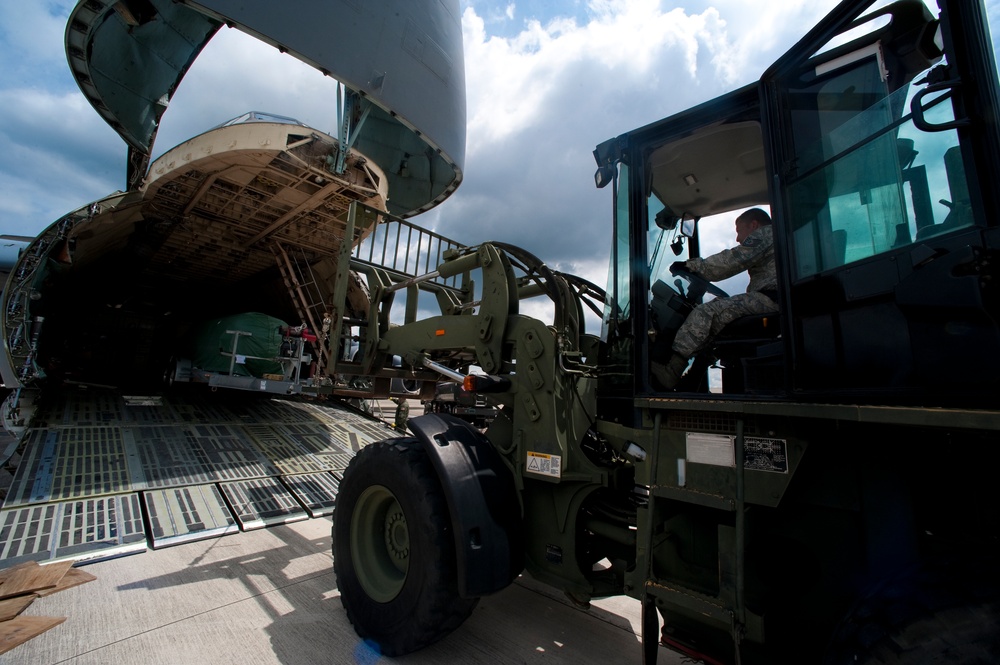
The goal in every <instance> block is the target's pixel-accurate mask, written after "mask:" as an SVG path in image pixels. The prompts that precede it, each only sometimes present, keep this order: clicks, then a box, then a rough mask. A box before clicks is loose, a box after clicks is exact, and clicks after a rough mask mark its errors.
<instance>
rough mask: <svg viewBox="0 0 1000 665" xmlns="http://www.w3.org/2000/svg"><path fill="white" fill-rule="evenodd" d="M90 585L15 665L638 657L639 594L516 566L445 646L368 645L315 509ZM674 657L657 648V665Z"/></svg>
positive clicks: (55, 606)
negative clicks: (574, 598) (590, 599)
mask: <svg viewBox="0 0 1000 665" xmlns="http://www.w3.org/2000/svg"><path fill="white" fill-rule="evenodd" d="M84 570H86V571H87V572H90V573H92V574H93V575H96V576H97V580H96V581H92V582H89V583H87V584H84V585H82V586H79V587H75V588H71V589H67V590H65V591H61V592H59V593H56V594H54V595H51V596H48V597H43V598H38V599H36V600H35V602H34V603H33V604H32V605H31V606H30V607H29V608H28V609H27V610H26V611H25V612H24V614H25V615H34V616H56V617H66V621H65V622H64V623H62V624H61V625H59V626H56V627H55V628H53V629H51V630H49V631H48V632H46V633H43V634H42V635H39V636H38V637H35V638H34V639H32V640H29V641H28V642H26V643H25V644H22V645H21V646H18V647H16V648H14V649H13V650H11V651H9V652H7V653H6V654H3V655H0V663H2V664H4V665H6V664H11V665H13V664H15V663H16V664H17V665H27V664H31V665H48V664H53V665H54V664H56V663H60V664H71V665H90V664H93V665H140V664H141V665H161V664H162V665H190V664H194V665H198V664H202V663H204V664H206V665H207V664H212V665H225V664H229V663H235V664H238V665H270V664H281V665H313V664H319V663H331V664H338V665H339V664H342V663H343V664H351V665H354V664H356V665H375V664H376V663H391V662H398V663H405V664H406V665H424V664H429V663H463V664H464V663H490V664H494V663H501V664H502V663H522V664H529V665H531V664H536V663H546V664H550V663H573V664H574V665H577V664H581V663H601V664H605V663H640V662H641V648H640V640H639V637H638V635H639V616H640V608H639V603H638V601H636V600H633V599H630V598H613V599H604V600H600V601H595V602H594V603H593V605H592V607H591V609H590V610H587V611H585V610H580V609H578V608H576V607H574V606H572V605H571V604H570V603H569V602H568V601H566V600H565V598H563V597H562V596H561V594H560V593H559V592H557V591H555V590H553V589H550V588H549V587H546V586H544V585H542V584H539V583H537V582H534V581H533V580H531V579H529V578H528V577H527V576H522V577H521V578H520V579H519V580H517V581H516V582H515V583H514V584H513V585H511V586H510V587H509V588H507V589H505V590H504V591H502V592H500V593H498V594H496V595H494V596H490V597H487V598H484V599H482V600H481V601H480V603H479V605H478V606H477V607H476V609H475V611H474V612H473V614H472V616H471V617H470V618H469V620H468V621H466V622H465V624H463V625H462V626H461V627H460V628H459V629H458V630H457V631H455V632H454V633H452V634H451V635H450V636H448V637H447V638H445V639H444V640H442V641H441V642H439V643H437V644H435V645H433V646H431V647H429V648H427V649H424V650H423V651H420V652H417V653H414V654H410V655H408V656H405V657H401V658H396V659H390V658H385V657H380V656H379V655H378V654H377V653H373V652H372V651H371V650H370V649H368V648H367V647H366V646H365V645H364V644H363V643H361V641H360V640H359V639H358V637H357V635H356V634H355V633H354V630H353V628H352V627H351V625H350V623H348V621H347V617H346V616H345V614H344V610H343V607H342V606H341V603H340V598H339V592H338V591H337V588H336V580H335V577H334V573H333V557H332V555H331V552H330V520H329V519H312V520H308V521H304V522H297V523H294V524H289V525H284V526H276V527H272V528H269V529H261V530H257V531H250V532H243V533H238V534H234V535H230V536H225V537H222V538H215V539H210V540H203V541H198V542H193V543H187V544H184V545H178V546H175V547H169V548H164V549H160V550H155V551H153V550H150V551H148V552H146V553H144V554H138V555H133V556H127V557H121V558H118V559H111V560H107V561H102V562H97V563H92V564H88V565H86V566H85V567H84ZM681 662H682V660H681V658H680V656H678V655H676V654H673V653H671V652H668V651H666V650H665V649H662V648H661V649H660V656H659V663H660V664H661V665H677V664H679V663H681Z"/></svg>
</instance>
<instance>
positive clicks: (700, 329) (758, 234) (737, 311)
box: [673, 224, 778, 358]
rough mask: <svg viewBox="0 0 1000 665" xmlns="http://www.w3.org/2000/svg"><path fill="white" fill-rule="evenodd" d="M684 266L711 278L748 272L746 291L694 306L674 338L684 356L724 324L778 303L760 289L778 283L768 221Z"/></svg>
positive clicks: (766, 310) (763, 311)
mask: <svg viewBox="0 0 1000 665" xmlns="http://www.w3.org/2000/svg"><path fill="white" fill-rule="evenodd" d="M687 267H688V268H689V269H690V270H691V271H692V272H695V273H697V274H698V275H700V276H701V277H704V278H705V279H707V280H709V281H712V282H717V281H719V280H722V279H726V278H728V277H732V276H733V275H738V274H739V273H741V272H743V271H744V270H746V271H747V272H749V274H750V284H749V286H748V287H747V292H746V293H740V294H737V295H734V296H731V297H729V298H716V299H715V300H711V301H709V302H707V303H704V304H702V305H699V306H698V307H695V309H694V311H693V312H691V313H690V314H689V315H688V317H687V320H685V321H684V324H683V325H682V326H681V327H680V329H679V330H678V331H677V336H676V337H675V338H674V344H673V349H674V351H675V352H677V353H678V354H679V355H682V356H684V357H685V358H690V357H691V356H693V355H694V354H695V353H697V352H698V351H700V350H702V349H703V348H705V346H707V345H708V343H709V342H710V341H711V340H712V339H713V338H714V337H715V336H716V335H718V334H719V332H720V331H721V330H722V329H723V328H724V327H726V324H728V323H730V322H732V321H735V320H736V319H738V318H740V317H742V316H748V315H751V314H768V313H770V312H777V311H778V304H777V303H776V302H774V300H773V299H772V298H771V297H770V296H769V295H765V294H764V293H762V291H769V292H771V293H772V294H773V292H774V291H775V290H776V289H777V285H778V279H777V276H776V274H775V271H774V233H773V227H772V226H771V225H770V224H769V225H767V226H762V227H760V228H759V229H757V230H756V231H754V232H753V233H751V234H750V235H748V236H747V237H746V238H745V239H744V240H743V243H742V244H740V245H737V246H736V247H734V248H732V249H726V250H723V251H721V252H719V253H718V254H713V255H712V256H709V257H706V258H703V259H689V260H688V261H687Z"/></svg>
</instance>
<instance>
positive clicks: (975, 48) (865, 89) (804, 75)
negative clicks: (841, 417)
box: [761, 1, 1000, 403]
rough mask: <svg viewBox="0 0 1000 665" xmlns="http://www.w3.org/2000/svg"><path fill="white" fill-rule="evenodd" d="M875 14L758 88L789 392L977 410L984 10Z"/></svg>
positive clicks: (986, 99)
mask: <svg viewBox="0 0 1000 665" xmlns="http://www.w3.org/2000/svg"><path fill="white" fill-rule="evenodd" d="M871 4H872V3H871V2H855V3H851V2H846V3H842V4H841V5H840V6H839V7H838V8H837V9H836V10H835V11H834V12H833V14H831V15H830V16H829V17H827V19H826V20H825V21H824V22H823V23H821V24H820V25H818V26H817V27H816V28H815V29H813V30H812V31H811V32H810V33H809V34H808V35H807V36H806V37H805V38H804V39H803V40H802V41H800V42H799V44H797V45H796V46H795V47H794V48H793V49H792V50H791V51H790V52H789V53H788V54H786V55H785V56H784V57H783V58H782V59H781V60H779V61H778V62H777V63H776V64H775V65H774V66H773V67H772V68H771V69H770V70H769V71H768V72H767V73H765V75H764V77H762V79H761V86H762V88H761V94H762V105H763V108H764V113H763V115H764V131H765V143H766V144H767V146H768V149H769V151H770V156H771V164H772V165H773V169H774V180H773V189H772V193H771V194H772V201H773V211H774V213H775V220H776V223H777V224H778V226H777V229H778V232H779V233H780V234H781V238H782V242H779V243H778V251H779V259H780V262H781V265H782V266H783V270H782V272H783V274H784V279H783V284H782V287H783V290H784V293H783V295H784V299H783V302H784V304H785V313H786V317H787V319H786V320H787V321H788V322H789V323H788V325H787V327H786V333H787V342H786V343H787V345H788V350H789V353H790V354H791V361H792V362H791V363H790V372H789V376H790V380H791V390H792V392H793V393H794V394H796V395H798V396H805V397H808V396H812V397H813V398H816V399H834V400H836V399H840V398H843V399H848V398H850V399H858V398H859V395H860V396H863V397H861V400H862V401H865V400H871V401H874V402H900V401H901V402H920V403H928V402H931V403H947V402H950V401H959V400H961V401H963V403H968V399H982V400H986V399H989V398H988V393H989V391H991V390H992V391H995V390H996V388H997V385H998V384H997V379H996V377H997V376H1000V372H998V370H1000V357H998V354H997V353H996V351H997V349H998V348H1000V333H998V326H997V318H998V316H997V315H998V313H1000V308H998V306H997V302H998V301H997V296H996V292H995V287H993V286H992V283H991V277H992V275H993V273H994V268H993V267H992V266H993V265H995V264H996V261H995V259H996V256H995V255H996V252H997V245H998V233H997V220H998V219H1000V218H998V217H997V215H996V211H997V201H996V192H995V191H994V189H995V187H994V186H993V183H996V182H997V178H996V175H997V173H998V169H997V163H998V162H997V155H1000V150H998V146H1000V141H998V136H997V123H996V121H995V118H996V112H997V109H998V106H1000V105H998V101H997V100H998V95H997V86H996V80H997V74H996V69H995V64H994V62H993V58H992V46H991V45H990V44H989V42H988V37H987V34H988V33H987V31H986V29H985V25H986V16H985V10H984V9H983V8H982V7H981V6H979V5H978V4H976V5H973V4H972V3H967V2H962V3H959V2H945V3H943V6H942V8H941V14H940V17H938V16H935V14H934V13H933V12H932V11H931V8H929V7H928V6H926V5H925V4H924V3H922V2H914V1H904V2H897V3H894V4H892V5H889V6H888V7H885V8H882V9H879V10H874V11H870V12H867V13H865V12H866V8H867V7H868V6H869V5H871ZM973 81H976V82H980V83H981V82H983V81H985V82H986V83H985V84H980V83H976V84H973Z"/></svg>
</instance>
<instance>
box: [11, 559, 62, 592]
mask: <svg viewBox="0 0 1000 665" xmlns="http://www.w3.org/2000/svg"><path fill="white" fill-rule="evenodd" d="M72 567H73V562H72V561H57V562H56V563H50V564H47V565H44V566H40V565H38V564H37V563H36V562H34V561H29V562H27V563H22V564H21V565H19V566H14V567H13V568H10V569H9V570H6V571H4V573H6V574H5V575H4V576H3V583H2V584H0V600H3V599H4V598H13V597H14V596H21V595H23V594H26V593H32V592H35V591H40V590H42V589H51V588H53V587H54V586H56V585H57V584H59V581H60V580H61V579H62V578H63V577H64V576H65V575H66V573H67V571H69V569H70V568H72Z"/></svg>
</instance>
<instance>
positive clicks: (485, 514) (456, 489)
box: [407, 414, 524, 598]
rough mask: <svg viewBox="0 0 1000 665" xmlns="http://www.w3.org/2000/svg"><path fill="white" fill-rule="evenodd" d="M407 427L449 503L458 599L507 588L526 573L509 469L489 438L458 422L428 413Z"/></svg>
mask: <svg viewBox="0 0 1000 665" xmlns="http://www.w3.org/2000/svg"><path fill="white" fill-rule="evenodd" d="M407 426H408V427H409V429H410V431H411V432H413V434H414V435H415V436H416V437H417V440H418V441H420V443H421V445H422V446H423V447H424V449H425V450H426V451H427V455H428V457H430V459H431V462H432V464H433V465H434V469H435V470H436V471H437V474H438V478H439V479H440V480H441V487H442V488H443V490H444V495H445V499H446V501H447V502H448V511H449V513H450V515H451V523H452V527H453V529H454V536H455V556H456V559H457V561H456V563H457V564H458V592H459V594H460V595H461V596H462V597H463V598H476V597H479V596H485V595H488V594H491V593H496V592H497V591H500V590H501V589H504V588H506V587H507V586H508V585H509V584H510V583H511V582H512V581H514V578H516V577H517V576H518V575H519V574H520V572H521V570H522V569H523V568H524V549H523V536H522V527H521V508H520V503H519V501H518V498H517V490H516V489H515V487H514V478H513V476H512V474H511V473H510V470H509V469H508V468H507V467H506V466H505V465H504V463H503V460H502V459H501V458H500V455H499V454H498V453H497V451H496V450H495V449H494V448H493V445H492V444H491V443H490V441H489V439H487V438H486V436H485V435H484V434H483V433H482V432H480V431H479V430H477V429H475V428H474V427H473V426H472V425H470V424H469V423H467V422H465V421H464V420H461V419H460V418H456V417H454V416H449V415H441V414H428V415H424V416H419V417H417V418H413V419H411V420H410V421H409V422H408V423H407Z"/></svg>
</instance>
